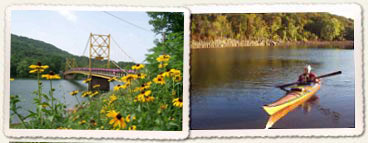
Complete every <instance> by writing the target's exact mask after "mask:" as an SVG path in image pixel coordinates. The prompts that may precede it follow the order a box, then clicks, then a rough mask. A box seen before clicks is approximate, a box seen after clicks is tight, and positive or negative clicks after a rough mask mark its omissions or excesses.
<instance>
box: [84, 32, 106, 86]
mask: <svg viewBox="0 0 368 143" xmlns="http://www.w3.org/2000/svg"><path fill="white" fill-rule="evenodd" d="M110 41H111V38H110V34H108V35H102V34H92V33H90V36H89V78H92V80H91V82H90V84H89V85H88V86H89V89H92V87H93V86H94V85H96V84H99V85H100V88H99V89H100V90H105V91H107V90H110V83H109V82H108V80H107V79H103V78H100V77H95V76H92V65H93V64H92V60H93V59H94V60H98V61H103V60H107V65H106V68H110Z"/></svg>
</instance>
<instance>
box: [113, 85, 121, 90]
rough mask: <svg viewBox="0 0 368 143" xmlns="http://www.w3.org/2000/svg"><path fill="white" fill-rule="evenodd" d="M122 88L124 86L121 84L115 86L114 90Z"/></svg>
mask: <svg viewBox="0 0 368 143" xmlns="http://www.w3.org/2000/svg"><path fill="white" fill-rule="evenodd" d="M120 88H122V86H121V85H120V84H118V85H116V86H114V91H118V90H120Z"/></svg>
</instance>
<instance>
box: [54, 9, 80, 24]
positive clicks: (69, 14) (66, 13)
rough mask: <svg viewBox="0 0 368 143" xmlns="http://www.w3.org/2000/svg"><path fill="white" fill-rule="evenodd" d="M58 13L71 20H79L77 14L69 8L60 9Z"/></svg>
mask: <svg viewBox="0 0 368 143" xmlns="http://www.w3.org/2000/svg"><path fill="white" fill-rule="evenodd" d="M58 13H59V14H60V15H61V16H63V17H65V18H66V19H67V20H69V21H71V22H77V16H76V15H75V14H74V13H72V12H70V11H68V10H59V11H58Z"/></svg>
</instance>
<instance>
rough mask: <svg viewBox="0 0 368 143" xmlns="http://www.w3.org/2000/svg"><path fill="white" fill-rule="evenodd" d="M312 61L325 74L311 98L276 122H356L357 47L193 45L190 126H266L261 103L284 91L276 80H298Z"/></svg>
mask: <svg viewBox="0 0 368 143" xmlns="http://www.w3.org/2000/svg"><path fill="white" fill-rule="evenodd" d="M306 64H310V65H312V67H313V70H312V71H313V72H315V73H317V74H318V75H321V74H326V73H330V72H334V71H338V70H341V71H342V74H341V75H337V76H333V77H328V78H325V79H323V84H322V86H321V89H320V90H319V91H318V92H317V94H316V95H315V97H314V98H313V101H308V102H307V103H308V104H306V105H304V106H303V107H298V108H296V109H294V110H292V111H290V112H289V113H288V114H287V115H286V116H284V117H283V118H282V119H280V120H279V121H278V122H277V123H275V124H274V126H273V127H272V128H354V126H355V109H354V106H355V103H354V102H355V98H354V96H355V93H354V90H355V85H354V83H355V81H354V77H355V72H354V50H351V49H350V50H348V49H341V48H336V47H331V46H329V47H323V46H318V47H317V46H290V47H243V48H212V49H192V50H191V124H190V125H191V129H194V130H206V129H262V128H265V125H266V123H267V120H268V118H269V116H268V115H267V114H266V112H265V111H263V109H262V106H263V105H265V104H268V103H271V102H273V101H275V100H277V99H278V98H280V97H282V96H283V95H284V94H285V92H284V91H282V90H280V89H278V88H275V87H274V86H275V85H279V84H283V83H289V82H294V81H296V80H297V77H298V75H299V74H300V73H302V72H303V67H304V66H305V65H306Z"/></svg>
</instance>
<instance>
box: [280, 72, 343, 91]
mask: <svg viewBox="0 0 368 143" xmlns="http://www.w3.org/2000/svg"><path fill="white" fill-rule="evenodd" d="M341 73H342V72H341V71H337V72H333V73H329V74H325V75H321V76H318V77H316V78H324V77H329V76H334V75H338V74H341ZM298 83H299V82H298V81H296V82H292V83H287V84H283V85H278V86H276V87H279V88H283V87H287V86H291V85H294V84H298Z"/></svg>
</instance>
